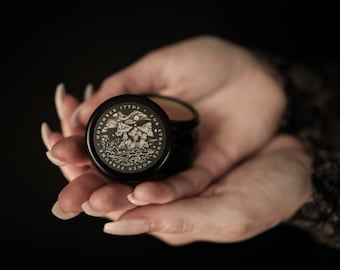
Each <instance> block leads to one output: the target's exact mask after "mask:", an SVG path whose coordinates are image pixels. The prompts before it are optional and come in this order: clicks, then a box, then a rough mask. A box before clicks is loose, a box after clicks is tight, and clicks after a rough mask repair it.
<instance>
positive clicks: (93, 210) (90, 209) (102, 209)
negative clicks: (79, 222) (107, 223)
mask: <svg viewBox="0 0 340 270" xmlns="http://www.w3.org/2000/svg"><path fill="white" fill-rule="evenodd" d="M131 191H132V187H131V186H128V185H123V184H119V183H111V184H108V185H105V186H102V187H101V188H99V189H97V190H96V191H94V192H93V193H92V194H91V196H90V198H89V200H88V201H86V202H85V203H84V204H83V205H82V208H83V210H84V212H85V213H86V214H88V215H90V216H97V217H104V216H109V217H110V218H111V219H113V218H114V219H116V218H118V215H120V214H121V213H123V211H126V210H128V209H131V208H134V207H135V205H133V204H131V203H130V202H129V201H128V200H127V198H126V196H127V194H129V193H130V192H131Z"/></svg>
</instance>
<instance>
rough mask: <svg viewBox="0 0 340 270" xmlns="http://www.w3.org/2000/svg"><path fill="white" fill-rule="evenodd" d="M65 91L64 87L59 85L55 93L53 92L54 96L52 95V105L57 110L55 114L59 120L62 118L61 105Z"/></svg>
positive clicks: (61, 84)
mask: <svg viewBox="0 0 340 270" xmlns="http://www.w3.org/2000/svg"><path fill="white" fill-rule="evenodd" d="M65 93H66V91H65V86H64V84H63V83H60V84H58V85H57V88H56V91H55V95H54V103H55V107H56V109H57V113H58V116H59V118H60V119H61V118H62V116H63V115H62V109H63V107H62V105H63V97H64V95H65Z"/></svg>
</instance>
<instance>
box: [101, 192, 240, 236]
mask: <svg viewBox="0 0 340 270" xmlns="http://www.w3.org/2000/svg"><path fill="white" fill-rule="evenodd" d="M239 216H240V212H238V211H236V210H235V209H232V208H229V207H228V204H227V200H226V198H225V196H223V195H212V196H209V197H195V198H188V199H182V200H178V201H176V202H173V203H169V204H163V205H148V206H143V207H137V208H134V209H132V210H130V211H128V212H126V213H124V214H123V215H122V216H121V217H120V218H119V220H118V221H116V222H110V223H106V224H105V225H104V232H106V233H108V234H114V235H134V234H142V233H151V234H155V235H157V236H158V237H160V238H163V239H164V237H162V235H167V237H168V238H170V237H171V236H172V235H177V236H180V235H182V236H183V237H184V238H185V239H188V236H189V237H191V238H196V239H200V240H202V239H206V240H210V241H215V242H221V241H223V242H227V241H234V240H236V239H238V238H240V233H241V230H242V228H244V227H243V226H239V224H241V221H242V219H241V218H239ZM177 238H178V237H177ZM164 240H165V241H166V240H167V239H164Z"/></svg>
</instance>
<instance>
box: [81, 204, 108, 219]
mask: <svg viewBox="0 0 340 270" xmlns="http://www.w3.org/2000/svg"><path fill="white" fill-rule="evenodd" d="M81 208H82V209H83V211H84V213H85V214H87V215H89V216H93V217H103V216H104V215H105V213H103V212H98V211H96V210H93V209H92V207H91V205H90V204H89V202H88V201H86V202H84V203H83V204H82V205H81Z"/></svg>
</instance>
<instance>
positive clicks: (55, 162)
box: [46, 151, 66, 167]
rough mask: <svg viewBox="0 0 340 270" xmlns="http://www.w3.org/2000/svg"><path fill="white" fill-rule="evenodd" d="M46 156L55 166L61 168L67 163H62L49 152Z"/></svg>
mask: <svg viewBox="0 0 340 270" xmlns="http://www.w3.org/2000/svg"><path fill="white" fill-rule="evenodd" d="M46 156H47V158H48V159H49V160H50V161H51V162H52V163H53V164H54V165H57V166H59V167H62V166H65V165H66V162H64V161H61V160H60V159H57V158H55V157H54V156H52V154H51V151H47V152H46Z"/></svg>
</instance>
